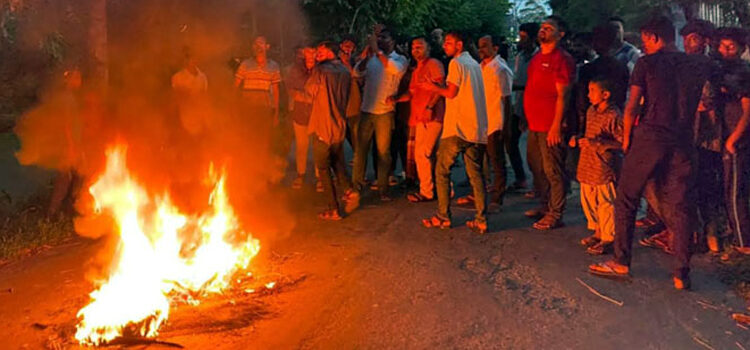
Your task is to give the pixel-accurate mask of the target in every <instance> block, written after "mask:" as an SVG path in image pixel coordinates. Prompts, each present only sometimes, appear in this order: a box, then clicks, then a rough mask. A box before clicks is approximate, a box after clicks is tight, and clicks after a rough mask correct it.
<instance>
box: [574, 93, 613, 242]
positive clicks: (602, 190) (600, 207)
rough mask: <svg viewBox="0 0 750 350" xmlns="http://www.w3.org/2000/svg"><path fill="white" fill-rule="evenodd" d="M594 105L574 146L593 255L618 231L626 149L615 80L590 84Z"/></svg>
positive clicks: (589, 110) (588, 239)
mask: <svg viewBox="0 0 750 350" xmlns="http://www.w3.org/2000/svg"><path fill="white" fill-rule="evenodd" d="M588 89H589V94H588V95H589V101H591V106H590V107H589V108H588V111H587V112H586V127H585V132H584V135H583V137H576V136H573V137H572V138H571V139H570V142H569V145H570V147H576V146H577V147H580V149H581V156H580V159H579V161H578V171H577V179H578V181H579V182H580V183H581V206H582V207H583V212H584V213H585V214H586V219H587V221H588V228H589V230H593V231H594V234H593V235H591V236H589V237H587V238H584V239H582V240H581V244H582V245H584V246H586V247H587V250H586V251H587V252H588V253H589V254H592V255H602V254H605V253H608V252H609V251H610V250H611V248H612V242H613V241H614V234H615V208H614V200H615V181H616V179H617V168H618V165H617V164H618V163H619V158H620V155H619V154H618V153H619V152H618V151H619V150H621V149H622V112H621V111H620V109H619V108H617V106H615V105H614V104H613V103H612V95H613V94H612V92H613V91H614V86H613V83H612V82H611V81H609V80H606V79H603V78H595V79H593V80H591V82H590V83H589V86H588Z"/></svg>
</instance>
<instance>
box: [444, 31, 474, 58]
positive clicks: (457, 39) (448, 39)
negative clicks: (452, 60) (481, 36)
mask: <svg viewBox="0 0 750 350" xmlns="http://www.w3.org/2000/svg"><path fill="white" fill-rule="evenodd" d="M467 43H468V40H467V38H466V35H465V34H463V33H461V32H457V31H450V32H448V34H446V35H445V41H444V42H443V50H444V51H445V55H446V56H448V57H456V56H458V55H460V54H461V52H463V51H464V48H465V47H466V44H467Z"/></svg>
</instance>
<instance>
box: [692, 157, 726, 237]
mask: <svg viewBox="0 0 750 350" xmlns="http://www.w3.org/2000/svg"><path fill="white" fill-rule="evenodd" d="M697 170H698V171H697V172H698V174H697V177H696V179H695V180H696V192H697V193H698V196H699V197H698V198H700V200H698V202H697V203H698V216H699V218H700V220H701V224H702V227H703V230H701V231H702V232H701V231H699V232H698V243H699V244H703V243H704V239H705V237H706V236H707V235H710V236H718V235H719V234H720V232H719V231H720V225H721V218H722V217H723V216H724V192H723V189H724V187H723V186H722V183H723V180H722V177H723V176H722V175H723V172H722V170H723V164H722V161H721V153H719V152H714V151H709V150H707V149H704V148H698V169H697Z"/></svg>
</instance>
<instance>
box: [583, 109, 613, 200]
mask: <svg viewBox="0 0 750 350" xmlns="http://www.w3.org/2000/svg"><path fill="white" fill-rule="evenodd" d="M583 136H584V137H585V138H587V139H589V140H592V141H594V144H596V146H594V147H587V148H581V156H580V158H579V159H578V170H577V171H576V178H577V179H578V181H579V182H581V183H584V184H587V185H604V184H607V183H610V182H614V181H615V180H616V178H617V169H618V168H619V167H618V159H619V154H617V153H618V152H616V151H613V150H612V149H611V148H608V147H606V146H604V145H603V144H609V145H612V144H622V137H623V136H622V112H620V109H619V108H617V107H616V106H613V105H610V106H609V107H608V108H607V109H605V110H604V111H603V112H599V110H598V109H597V108H596V106H590V107H589V110H588V111H587V113H586V132H585V134H584V135H583Z"/></svg>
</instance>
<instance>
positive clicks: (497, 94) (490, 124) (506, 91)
mask: <svg viewBox="0 0 750 350" xmlns="http://www.w3.org/2000/svg"><path fill="white" fill-rule="evenodd" d="M482 80H483V82H484V97H485V100H486V101H487V102H486V105H487V134H488V135H492V133H493V132H495V131H498V130H503V121H504V119H505V118H506V117H508V116H505V108H504V107H505V106H504V103H503V102H504V98H505V97H508V96H510V95H511V94H512V90H513V72H512V71H511V70H510V67H508V63H506V62H505V60H504V59H503V58H502V57H500V55H497V56H495V58H493V59H492V60H491V61H490V62H488V63H486V64H485V63H484V62H482Z"/></svg>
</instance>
